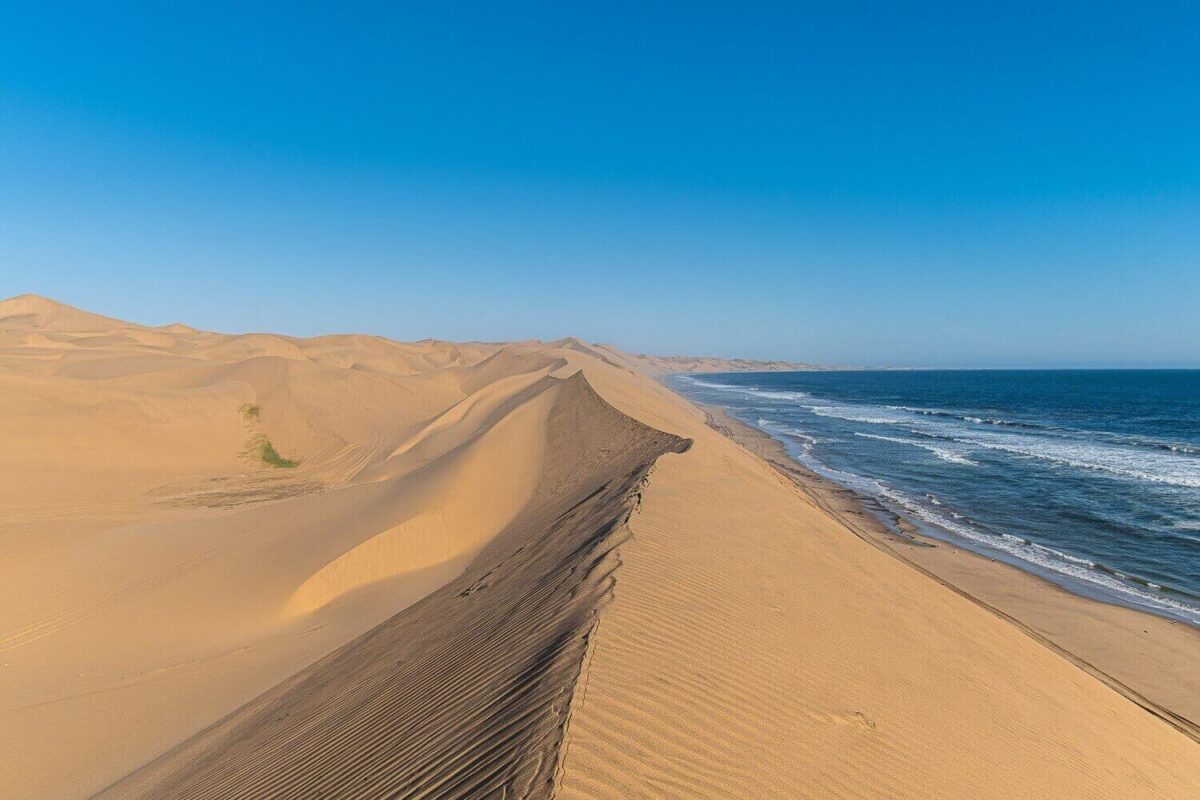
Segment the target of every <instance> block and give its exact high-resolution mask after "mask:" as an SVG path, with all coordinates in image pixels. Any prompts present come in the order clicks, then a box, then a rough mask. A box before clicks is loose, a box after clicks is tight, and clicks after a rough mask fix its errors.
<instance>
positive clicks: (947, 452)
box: [854, 432, 979, 467]
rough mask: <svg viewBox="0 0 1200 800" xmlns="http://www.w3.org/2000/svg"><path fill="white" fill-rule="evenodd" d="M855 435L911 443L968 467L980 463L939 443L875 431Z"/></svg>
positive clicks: (943, 458) (944, 459)
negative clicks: (940, 445) (884, 434)
mask: <svg viewBox="0 0 1200 800" xmlns="http://www.w3.org/2000/svg"><path fill="white" fill-rule="evenodd" d="M854 435H855V436H861V437H863V438H864V439H877V440H879V441H881V442H895V443H896V444H907V445H911V446H912V447H919V448H921V449H922V450H928V451H929V452H931V453H933V454H934V455H935V456H937V457H938V458H940V459H941V460H942V461H949V462H950V463H951V464H963V465H965V466H968V467H977V466H979V464H977V463H976V462H974V461H972V460H971V459H969V458H967V457H966V456H965V455H963V454H962V453H957V452H955V451H954V450H951V449H950V448H947V447H939V446H938V445H935V444H929V443H928V442H922V441H920V440H918V439H905V438H902V437H900V436H880V435H879V434H875V433H861V432H858V433H855V434H854Z"/></svg>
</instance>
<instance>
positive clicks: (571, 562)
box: [102, 375, 686, 798]
mask: <svg viewBox="0 0 1200 800" xmlns="http://www.w3.org/2000/svg"><path fill="white" fill-rule="evenodd" d="M530 402H533V403H546V402H549V403H550V406H549V408H548V413H547V416H546V421H545V425H546V428H545V430H546V440H547V442H548V445H547V450H546V456H545V463H544V468H543V470H542V473H541V477H540V481H539V484H538V489H537V492H536V495H535V498H534V500H533V502H531V503H530V504H529V506H528V507H527V508H526V509H525V511H523V512H522V514H521V515H520V517H519V518H518V519H517V520H516V521H515V522H514V523H513V524H512V525H511V526H510V527H509V528H508V529H507V530H506V531H505V532H504V533H503V534H502V535H501V536H500V537H498V538H497V540H496V541H494V542H493V543H492V544H491V545H489V546H488V547H487V549H486V550H485V551H484V553H483V554H482V555H481V556H480V557H479V558H477V559H476V560H475V561H474V562H472V565H471V567H470V568H469V569H468V570H467V572H465V573H464V574H463V575H461V576H460V577H459V578H457V579H455V580H453V581H451V582H450V583H449V584H447V585H446V586H444V587H443V588H441V589H439V590H438V591H437V592H435V593H434V594H432V595H430V596H429V597H427V598H426V599H425V600H424V601H422V602H421V603H419V604H417V605H416V606H413V607H412V608H410V609H408V610H407V611H404V612H401V613H400V614H398V615H397V616H395V617H393V618H392V619H390V620H388V621H387V622H385V623H384V624H382V625H380V626H379V627H377V628H375V629H374V630H372V631H371V632H370V633H368V634H365V635H364V636H362V637H360V638H359V639H356V640H355V641H353V642H351V643H349V644H348V645H346V646H345V647H343V648H342V649H340V650H339V651H337V652H336V653H333V654H332V655H330V656H329V657H327V658H325V659H322V660H321V661H320V662H318V663H317V664H314V665H313V666H312V667H310V668H309V669H307V670H305V671H303V672H302V673H300V674H299V675H297V676H295V677H294V678H291V679H289V680H288V681H286V682H284V683H283V684H281V685H280V686H279V687H276V688H275V689H273V690H271V691H270V692H268V693H267V694H265V695H264V696H262V697H260V698H259V699H257V700H255V701H254V702H252V703H250V704H249V705H247V706H246V707H244V708H242V709H239V710H238V711H237V712H236V713H234V714H232V715H230V717H228V718H226V719H225V720H223V721H222V722H221V723H220V724H218V725H217V726H215V727H214V728H211V729H209V730H208V731H205V732H204V733H202V734H200V735H199V736H197V737H195V738H193V739H192V740H190V741H189V742H187V743H185V744H184V745H182V746H181V747H179V748H177V749H176V750H174V751H172V752H171V753H169V754H168V755H166V756H165V757H163V758H162V759H159V760H158V761H156V762H155V763H153V764H151V765H149V766H148V767H147V768H145V769H143V770H141V771H139V772H138V773H136V774H134V775H133V776H131V777H130V778H129V779H127V780H125V781H122V782H120V783H118V784H117V785H116V786H114V787H112V788H111V789H110V790H109V791H108V792H106V793H104V794H103V795H102V797H113V798H116V797H122V798H123V797H154V798H171V797H181V798H182V797H189V798H203V797H213V798H217V797H220V798H235V797H246V798H268V797H296V796H329V797H350V796H355V797H381V796H395V797H445V798H453V797H497V798H499V797H549V796H550V795H551V792H552V790H553V787H554V777H555V771H556V768H557V766H558V763H559V745H560V743H561V740H562V736H563V732H564V730H565V727H566V723H567V712H568V709H569V707H570V702H571V698H572V696H573V694H574V692H575V688H576V685H577V677H578V675H579V672H580V669H581V667H582V662H583V657H584V654H585V651H586V647H587V640H588V636H589V635H590V633H591V631H592V630H593V628H594V626H595V624H596V621H597V619H598V615H599V613H600V611H601V609H602V607H603V605H604V604H605V602H606V601H607V599H608V597H609V595H610V592H611V590H612V585H613V578H612V573H613V572H614V571H615V569H616V567H617V559H616V556H615V548H616V546H617V545H618V544H620V543H621V541H622V540H623V539H624V537H625V523H626V521H627V519H628V516H629V514H630V512H631V510H632V504H633V503H634V502H635V499H636V495H635V493H636V492H637V491H638V489H639V487H640V485H641V483H642V481H643V479H644V478H645V476H646V473H647V471H648V470H649V469H650V467H651V466H652V465H653V463H654V461H655V459H656V458H657V457H658V456H659V455H661V454H662V453H664V452H668V451H672V450H674V451H680V450H682V449H684V448H685V446H686V442H684V441H683V440H680V439H678V438H676V437H672V436H669V435H667V434H662V433H659V432H657V431H654V430H651V429H649V428H646V427H645V426H643V425H641V424H640V423H637V422H634V421H633V420H630V419H629V418H627V417H624V416H622V415H621V414H619V413H618V412H616V411H614V410H613V409H611V407H609V406H607V405H606V404H605V403H604V402H603V401H602V400H600V399H599V397H597V396H596V395H595V393H594V392H593V391H592V390H591V388H590V387H589V386H588V385H587V383H586V382H585V381H584V380H583V379H582V376H578V375H577V376H576V377H573V378H571V379H569V380H567V381H565V382H562V383H558V384H556V385H554V386H552V387H550V388H548V389H546V390H545V391H543V392H541V393H540V394H539V395H538V396H537V397H536V398H535V399H534V400H532V401H530Z"/></svg>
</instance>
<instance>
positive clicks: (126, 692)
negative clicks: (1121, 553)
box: [0, 296, 1200, 800]
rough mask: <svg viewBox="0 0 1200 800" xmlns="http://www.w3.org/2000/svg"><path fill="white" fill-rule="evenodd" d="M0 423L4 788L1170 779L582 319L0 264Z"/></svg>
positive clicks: (39, 793)
mask: <svg viewBox="0 0 1200 800" xmlns="http://www.w3.org/2000/svg"><path fill="white" fill-rule="evenodd" d="M0 441H3V443H4V447H3V448H0V797H4V798H21V799H22V800H24V799H25V798H83V797H90V796H95V795H96V794H97V793H99V794H100V796H102V797H113V798H116V797H120V798H172V797H180V798H191V797H196V798H203V797H213V798H217V797H219V798H227V797H228V798H234V797H245V798H258V797H280V798H290V797H364V798H376V797H397V798H398V797H445V798H452V797H485V798H501V797H503V798H514V797H551V796H561V797H564V798H632V797H688V798H694V797H713V798H717V797H731V798H760V797H781V798H796V797H813V798H824V797H862V798H884V797H886V798H894V797H911V798H961V797H995V798H1001V797H1003V798H1010V797H1078V798H1105V797H1111V798H1141V797H1147V798H1149V797H1159V798H1194V797H1198V796H1200V744H1198V743H1197V741H1196V739H1195V738H1194V737H1193V736H1191V735H1189V734H1188V732H1187V731H1186V730H1181V729H1180V727H1179V726H1177V725H1173V724H1171V723H1170V721H1169V720H1165V719H1163V718H1162V717H1160V716H1156V715H1155V714H1153V713H1150V712H1149V711H1148V710H1147V709H1146V708H1144V707H1142V706H1140V705H1138V704H1137V703H1134V702H1131V700H1130V699H1129V698H1128V697H1127V696H1125V695H1124V694H1122V693H1121V692H1119V691H1117V690H1115V689H1114V688H1113V687H1112V686H1111V685H1109V684H1108V683H1106V682H1105V681H1103V680H1101V679H1100V678H1099V677H1098V676H1097V675H1095V674H1092V673H1091V672H1089V671H1086V670H1084V669H1081V668H1080V666H1079V665H1078V664H1076V663H1075V662H1073V661H1072V660H1071V659H1070V658H1068V657H1065V656H1064V654H1063V653H1061V652H1059V651H1057V650H1055V649H1054V648H1052V647H1049V646H1047V644H1046V643H1044V642H1042V641H1039V640H1038V639H1037V638H1036V637H1034V636H1031V635H1030V634H1029V633H1028V632H1026V631H1025V630H1023V629H1022V628H1021V627H1019V626H1017V625H1014V624H1013V623H1012V622H1010V621H1008V620H1006V619H1004V618H1003V617H1001V616H999V615H997V614H995V613H992V612H991V611H989V610H988V609H987V608H985V607H983V606H981V605H980V604H979V603H977V602H974V601H973V600H972V599H971V598H969V597H966V596H964V595H963V593H961V592H960V591H956V590H955V589H954V588H952V587H950V586H947V585H946V584H945V583H944V582H942V581H939V580H937V579H934V578H933V577H931V576H930V575H929V574H926V573H925V572H922V571H920V570H918V569H914V568H913V566H912V565H910V564H907V563H905V562H904V561H902V560H900V559H898V558H896V557H894V556H893V555H891V554H889V553H887V552H885V551H883V550H881V549H880V548H879V547H877V546H875V545H873V544H872V543H871V542H869V541H866V540H864V539H863V538H861V537H859V536H857V535H854V533H853V532H851V531H849V530H847V528H846V526H845V525H844V524H843V523H842V522H841V521H839V519H838V518H837V517H836V516H834V515H831V514H830V513H829V512H828V511H827V510H825V509H824V508H822V507H821V506H820V505H819V504H817V503H815V502H814V500H813V498H812V497H811V496H810V495H808V494H806V493H805V492H804V491H803V490H802V488H801V487H800V486H798V485H797V484H796V483H794V482H793V481H791V480H790V479H789V478H787V477H785V476H784V475H783V474H782V473H781V472H780V471H779V470H777V469H776V468H774V467H772V466H771V465H770V464H768V463H767V462H766V461H764V460H763V459H762V458H760V457H759V456H757V455H755V454H754V453H752V452H750V451H749V450H747V449H746V448H744V447H742V446H740V445H738V444H737V443H735V442H734V441H732V440H731V439H730V438H727V437H726V436H723V435H721V434H720V433H718V432H717V431H715V430H713V429H712V428H711V427H709V426H708V425H707V424H706V417H705V415H704V413H703V412H702V411H700V410H699V409H697V408H695V407H694V406H692V405H690V404H688V403H687V402H686V401H684V400H682V399H681V398H679V397H677V396H676V395H674V394H672V393H670V392H669V391H667V390H666V389H665V388H663V387H662V386H660V385H659V384H657V383H656V382H655V381H654V380H653V379H652V378H651V377H650V376H649V375H648V374H647V368H646V367H645V365H644V364H642V363H641V362H639V361H638V360H637V359H635V358H631V357H627V356H625V355H624V354H623V353H621V352H620V351H618V350H616V349H615V348H611V347H606V346H599V345H589V344H587V343H584V342H581V341H579V340H576V339H564V340H560V341H556V342H549V343H542V342H521V343H517V344H513V345H498V344H469V345H455V344H450V343H445V342H436V341H425V342H418V343H410V344H405V343H397V342H392V341H389V340H386V339H381V338H378V337H369V336H350V335H346V336H326V337H317V338H313V339H297V338H292V337H286V336H275V335H267V334H249V335H226V334H216V333H206V332H201V331H196V330H194V329H192V328H189V327H187V326H183V325H172V326H162V327H146V326H140V325H135V324H132V323H126V322H121V321H118V320H113V319H109V318H106V317H102V316H98V315H93V314H88V313H86V312H83V311H79V310H77V309H72V308H70V307H66V306H62V305H60V304H57V303H53V302H51V301H48V300H45V299H43V298H38V297H34V296H22V297H19V298H14V299H11V300H7V301H3V302H0Z"/></svg>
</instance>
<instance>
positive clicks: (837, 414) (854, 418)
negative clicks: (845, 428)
mask: <svg viewBox="0 0 1200 800" xmlns="http://www.w3.org/2000/svg"><path fill="white" fill-rule="evenodd" d="M807 408H808V410H809V411H811V412H812V413H814V414H816V415H817V416H818V417H834V418H836V419H844V420H847V421H849V422H865V423H867V424H869V425H900V424H902V423H904V422H906V421H907V420H906V419H905V418H904V417H901V416H896V415H888V416H882V415H880V413H879V411H878V410H875V409H876V408H877V407H875V406H857V407H856V406H807Z"/></svg>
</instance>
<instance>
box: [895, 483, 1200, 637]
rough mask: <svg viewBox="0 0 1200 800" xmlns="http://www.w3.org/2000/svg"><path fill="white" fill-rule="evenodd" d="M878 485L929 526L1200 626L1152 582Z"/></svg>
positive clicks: (1191, 610)
mask: <svg viewBox="0 0 1200 800" xmlns="http://www.w3.org/2000/svg"><path fill="white" fill-rule="evenodd" d="M874 483H875V484H876V486H877V495H876V496H878V497H880V498H883V499H885V500H889V501H891V503H892V504H893V505H895V506H896V507H897V509H898V510H900V511H901V512H902V513H907V514H908V515H909V516H911V517H915V518H917V519H919V520H921V521H923V522H926V523H928V524H930V525H932V526H934V528H935V529H937V528H940V529H941V530H944V531H947V532H948V533H951V534H953V535H955V536H958V537H960V538H962V539H965V540H966V541H969V542H975V543H977V544H980V545H983V546H985V547H989V548H991V549H993V550H999V551H1001V552H1004V553H1007V554H1008V555H1010V556H1012V557H1013V558H1015V559H1018V560H1019V561H1023V562H1025V563H1027V564H1031V565H1033V566H1035V567H1039V568H1041V569H1043V570H1047V571H1049V572H1052V573H1057V574H1059V575H1062V576H1064V577H1066V578H1069V579H1071V580H1074V581H1079V582H1080V583H1083V584H1086V585H1089V586H1091V587H1093V588H1094V589H1099V590H1101V591H1106V592H1109V593H1112V594H1114V595H1116V596H1118V597H1123V598H1125V600H1126V602H1130V603H1133V604H1135V605H1140V606H1143V607H1149V608H1151V609H1155V610H1157V611H1159V612H1162V613H1167V614H1170V615H1172V616H1175V617H1182V618H1183V619H1186V620H1188V621H1189V622H1191V623H1192V624H1200V608H1197V607H1196V606H1193V605H1190V604H1188V603H1181V602H1179V601H1177V600H1174V599H1172V598H1171V597H1165V596H1163V595H1162V594H1160V593H1159V590H1157V589H1154V588H1152V587H1150V586H1149V582H1148V581H1144V580H1139V581H1138V583H1140V584H1142V586H1145V587H1146V588H1141V586H1138V585H1131V584H1130V583H1129V582H1128V581H1129V580H1130V578H1129V576H1125V575H1123V574H1121V573H1117V572H1115V571H1114V570H1111V569H1108V568H1105V567H1104V565H1102V564H1097V563H1096V562H1094V561H1090V560H1088V559H1086V558H1081V557H1079V556H1076V555H1072V554H1070V553H1066V552H1064V551H1062V550H1058V549H1055V548H1053V547H1047V546H1045V545H1041V544H1038V543H1037V542H1033V541H1030V540H1028V539H1023V538H1021V537H1020V536H1012V535H1011V534H1005V535H1000V536H994V535H992V534H989V533H985V532H983V531H980V530H978V529H976V528H974V527H972V526H970V525H964V524H962V523H961V522H959V521H957V520H953V519H947V518H946V517H945V516H943V515H942V514H941V513H939V512H938V511H936V510H935V509H932V508H929V507H928V506H925V505H923V504H921V503H919V502H917V501H916V500H914V499H913V498H911V497H908V496H907V495H905V494H903V493H902V492H898V491H896V490H895V489H892V488H891V487H889V486H887V485H885V484H883V483H882V482H879V481H875V482H874Z"/></svg>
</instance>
